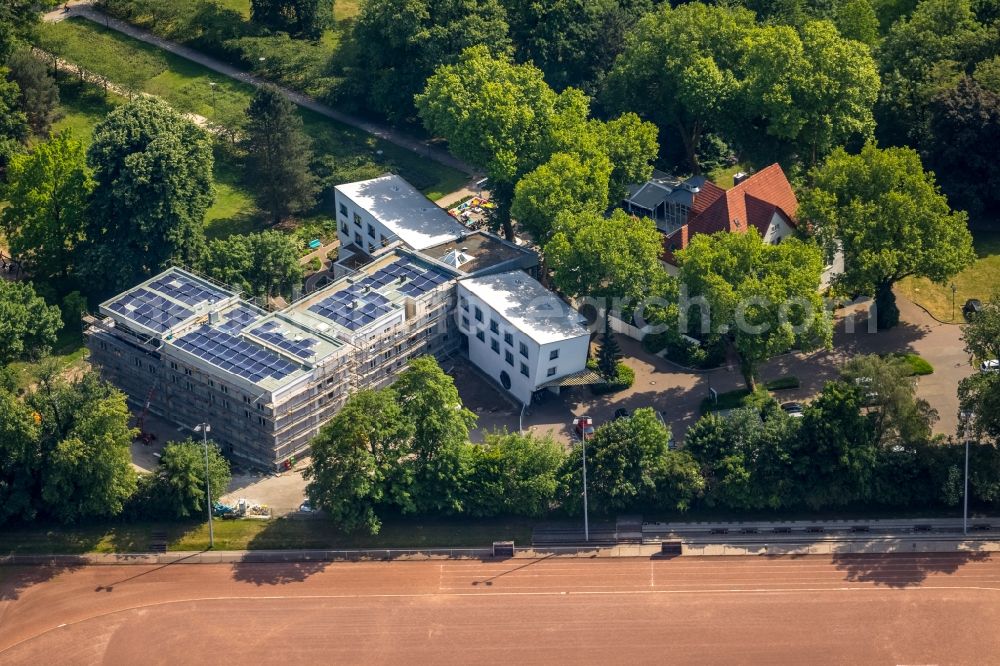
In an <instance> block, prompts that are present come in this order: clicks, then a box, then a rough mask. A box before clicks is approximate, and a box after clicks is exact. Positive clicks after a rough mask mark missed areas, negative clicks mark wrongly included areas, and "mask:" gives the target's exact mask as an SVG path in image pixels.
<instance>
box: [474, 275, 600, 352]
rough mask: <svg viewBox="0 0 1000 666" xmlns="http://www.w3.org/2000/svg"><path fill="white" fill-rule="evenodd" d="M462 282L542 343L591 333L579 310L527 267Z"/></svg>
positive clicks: (501, 314) (529, 335)
mask: <svg viewBox="0 0 1000 666" xmlns="http://www.w3.org/2000/svg"><path fill="white" fill-rule="evenodd" d="M458 285H459V287H464V288H465V289H467V290H468V291H469V293H471V294H473V295H474V296H476V297H478V298H479V299H480V300H481V301H482V302H483V303H485V304H486V305H487V306H489V307H490V308H492V309H493V310H494V311H495V312H496V313H497V314H499V315H500V316H501V317H503V318H504V319H506V320H507V321H508V322H509V323H510V324H511V325H512V326H514V327H515V328H517V329H518V330H519V331H521V332H522V333H524V334H525V335H527V336H528V337H529V338H531V339H532V340H534V341H535V342H537V343H538V344H540V345H544V344H548V343H550V342H559V341H561V340H571V339H573V338H577V337H580V336H583V335H587V336H589V335H590V333H589V332H588V331H587V329H586V328H585V327H584V326H583V323H582V322H583V321H584V319H583V316H582V315H581V314H580V313H579V312H577V311H576V310H574V309H573V308H572V307H571V306H570V305H568V304H566V303H565V302H563V301H562V299H560V298H559V297H558V296H556V295H555V294H554V293H552V292H551V291H549V290H548V289H546V288H545V287H543V286H542V285H541V284H540V283H539V282H538V280H535V279H534V278H532V277H531V276H530V275H528V274H527V273H525V272H524V271H511V272H509V273H499V274H497V275H488V276H486V277H478V278H468V279H465V280H459V282H458Z"/></svg>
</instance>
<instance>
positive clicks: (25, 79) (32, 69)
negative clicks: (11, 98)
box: [7, 49, 59, 135]
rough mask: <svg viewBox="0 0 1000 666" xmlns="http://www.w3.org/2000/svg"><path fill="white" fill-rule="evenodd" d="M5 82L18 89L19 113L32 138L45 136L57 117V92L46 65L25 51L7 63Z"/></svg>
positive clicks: (18, 53)
mask: <svg viewBox="0 0 1000 666" xmlns="http://www.w3.org/2000/svg"><path fill="white" fill-rule="evenodd" d="M7 67H9V68H10V72H8V74H7V78H8V80H11V81H15V82H17V85H18V87H19V88H20V89H21V99H20V109H21V110H22V111H23V112H24V114H25V116H27V118H28V125H29V126H30V127H31V130H32V131H33V132H34V133H35V134H40V135H46V134H48V132H49V128H50V127H51V126H52V123H53V122H54V121H55V120H56V119H57V118H58V114H59V88H58V87H57V86H56V81H55V79H53V78H52V77H51V76H49V73H48V70H47V69H46V67H45V65H44V64H43V63H42V62H41V61H40V60H39V59H38V58H36V57H34V56H33V55H31V52H30V51H28V50H26V49H25V50H21V51H17V52H15V53H14V54H13V55H11V56H10V58H8V59H7Z"/></svg>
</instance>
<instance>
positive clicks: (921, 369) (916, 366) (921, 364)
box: [895, 354, 934, 376]
mask: <svg viewBox="0 0 1000 666" xmlns="http://www.w3.org/2000/svg"><path fill="white" fill-rule="evenodd" d="M895 356H896V357H898V358H901V359H903V361H904V362H905V363H906V366H907V367H908V368H909V369H910V376H919V375H929V374H931V373H933V372H934V366H932V365H931V364H930V363H928V362H927V361H926V360H925V359H924V358H922V357H921V356H919V355H917V354H895Z"/></svg>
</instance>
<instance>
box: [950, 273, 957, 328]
mask: <svg viewBox="0 0 1000 666" xmlns="http://www.w3.org/2000/svg"><path fill="white" fill-rule="evenodd" d="M956 291H958V287H956V286H955V283H954V282H952V283H951V320H952V321H955V292H956Z"/></svg>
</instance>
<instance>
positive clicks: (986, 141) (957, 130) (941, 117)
mask: <svg viewBox="0 0 1000 666" xmlns="http://www.w3.org/2000/svg"><path fill="white" fill-rule="evenodd" d="M976 71H977V74H978V72H979V70H978V69H977V70H976ZM929 110H930V121H929V137H928V142H927V150H926V155H927V160H928V163H929V164H930V166H932V167H933V168H934V173H935V174H937V175H938V177H939V179H940V181H941V189H942V190H943V191H944V192H945V193H946V194H947V195H948V200H949V201H951V202H952V203H953V204H954V205H955V207H956V208H960V209H962V210H966V211H968V212H969V215H970V216H971V217H972V219H973V220H975V221H976V222H978V223H979V224H982V225H990V224H993V226H994V228H997V227H998V225H996V223H995V222H994V220H995V219H996V217H995V213H996V212H998V211H1000V163H998V161H997V159H996V150H994V147H995V146H996V145H998V144H1000V86H998V88H997V90H996V91H990V90H987V89H985V88H984V87H981V86H980V85H979V84H978V83H976V81H975V80H973V79H970V78H968V77H965V78H963V79H962V80H961V81H960V82H959V84H958V85H957V86H955V87H954V88H950V89H949V90H947V91H945V92H944V93H942V94H941V95H939V96H938V97H936V98H934V100H933V101H932V102H931V104H930V107H929Z"/></svg>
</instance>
